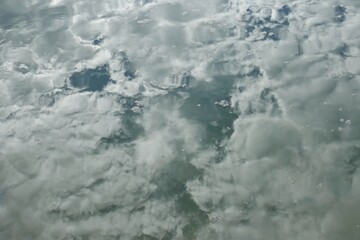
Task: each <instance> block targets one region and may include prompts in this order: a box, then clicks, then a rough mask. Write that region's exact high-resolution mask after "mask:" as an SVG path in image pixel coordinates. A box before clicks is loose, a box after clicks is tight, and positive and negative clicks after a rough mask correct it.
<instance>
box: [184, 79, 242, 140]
mask: <svg viewBox="0 0 360 240" xmlns="http://www.w3.org/2000/svg"><path fill="white" fill-rule="evenodd" d="M234 80H235V79H234V78H217V79H215V80H214V81H211V82H202V83H200V84H199V85H198V86H196V87H195V88H191V89H190V90H189V97H188V98H187V99H185V100H184V103H183V105H182V106H181V108H180V111H181V113H182V115H183V116H184V117H185V118H187V119H189V120H192V121H195V122H196V123H197V124H199V125H200V126H202V127H203V128H204V129H205V132H206V135H205V136H204V143H214V142H216V141H221V140H222V139H223V138H224V137H226V136H229V135H231V133H232V125H233V121H234V120H235V119H236V118H237V115H236V114H235V113H233V112H232V111H231V108H230V106H229V102H230V92H231V90H232V86H233V83H234ZM219 103H220V104H219ZM221 103H223V104H221Z"/></svg>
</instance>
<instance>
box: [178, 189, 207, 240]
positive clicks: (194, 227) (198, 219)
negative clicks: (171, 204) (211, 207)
mask: <svg viewBox="0 0 360 240" xmlns="http://www.w3.org/2000/svg"><path fill="white" fill-rule="evenodd" d="M176 209H177V211H178V212H179V213H180V214H182V215H184V216H185V217H186V218H187V219H188V224H187V225H186V226H185V227H183V229H182V232H183V236H184V238H185V239H188V240H195V239H197V237H198V233H199V230H201V229H202V228H204V227H205V226H206V225H208V224H209V223H210V219H209V217H208V215H207V213H206V212H204V211H203V210H201V209H200V208H199V206H198V205H197V204H196V202H195V201H194V200H193V199H192V197H191V195H190V194H189V193H188V192H185V193H184V194H182V195H181V196H180V197H179V198H178V200H177V201H176Z"/></svg>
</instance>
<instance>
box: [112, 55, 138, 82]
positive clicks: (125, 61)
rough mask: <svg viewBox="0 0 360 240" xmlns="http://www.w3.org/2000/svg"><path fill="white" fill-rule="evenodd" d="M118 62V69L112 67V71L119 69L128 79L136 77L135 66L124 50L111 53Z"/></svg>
mask: <svg viewBox="0 0 360 240" xmlns="http://www.w3.org/2000/svg"><path fill="white" fill-rule="evenodd" d="M112 55H113V57H115V58H117V60H118V61H119V62H120V65H121V68H120V69H113V71H121V73H122V74H123V75H124V76H125V77H126V78H127V79H129V80H132V79H134V78H135V77H136V66H135V64H134V62H133V61H131V59H130V58H129V56H128V55H127V53H126V52H124V51H120V52H115V53H113V54H112Z"/></svg>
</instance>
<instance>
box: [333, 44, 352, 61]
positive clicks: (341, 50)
mask: <svg viewBox="0 0 360 240" xmlns="http://www.w3.org/2000/svg"><path fill="white" fill-rule="evenodd" d="M335 54H337V55H339V56H341V57H343V58H347V57H349V46H348V45H347V44H346V43H344V44H343V45H342V46H340V47H338V48H336V49H335Z"/></svg>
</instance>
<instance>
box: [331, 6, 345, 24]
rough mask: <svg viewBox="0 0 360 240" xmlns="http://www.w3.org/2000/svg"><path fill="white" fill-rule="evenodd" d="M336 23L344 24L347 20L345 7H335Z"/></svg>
mask: <svg viewBox="0 0 360 240" xmlns="http://www.w3.org/2000/svg"><path fill="white" fill-rule="evenodd" d="M334 15H335V17H334V21H335V22H338V23H342V22H344V21H345V19H346V8H345V7H344V6H339V5H338V6H336V7H334Z"/></svg>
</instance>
